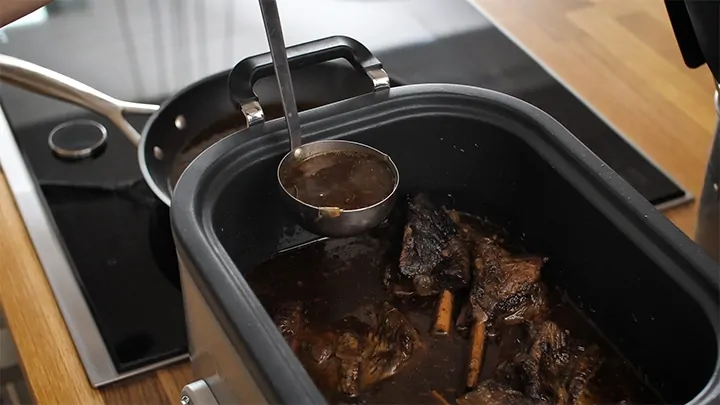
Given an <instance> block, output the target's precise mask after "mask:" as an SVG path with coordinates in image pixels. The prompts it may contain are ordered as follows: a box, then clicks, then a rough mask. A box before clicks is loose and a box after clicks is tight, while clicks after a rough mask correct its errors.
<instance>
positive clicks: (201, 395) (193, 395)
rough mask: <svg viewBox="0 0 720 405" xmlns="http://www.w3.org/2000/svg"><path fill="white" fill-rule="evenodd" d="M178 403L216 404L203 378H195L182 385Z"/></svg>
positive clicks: (195, 404)
mask: <svg viewBox="0 0 720 405" xmlns="http://www.w3.org/2000/svg"><path fill="white" fill-rule="evenodd" d="M180 405H218V402H217V400H216V399H215V396H214V395H213V393H212V391H211V390H210V387H209V386H208V385H207V383H206V382H205V380H197V381H194V382H192V383H190V384H188V385H186V386H184V387H183V389H182V391H181V392H180Z"/></svg>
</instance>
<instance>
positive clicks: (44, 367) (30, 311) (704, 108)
mask: <svg viewBox="0 0 720 405" xmlns="http://www.w3.org/2000/svg"><path fill="white" fill-rule="evenodd" d="M474 1H475V2H476V3H477V4H478V5H479V6H480V7H481V8H482V9H484V10H485V13H486V14H487V15H488V16H490V17H491V18H492V19H493V20H495V22H497V23H499V25H501V26H502V27H504V29H505V30H506V31H507V32H508V33H509V34H510V35H512V36H513V37H515V38H516V39H517V40H518V41H519V42H520V43H521V44H523V46H524V47H525V48H526V49H527V50H528V51H530V52H531V53H532V54H534V55H535V56H536V57H537V58H539V59H540V60H542V61H543V62H544V64H545V65H546V66H547V67H548V68H550V69H551V70H553V71H554V72H555V73H556V75H557V76H559V77H560V78H561V79H562V80H563V81H565V82H566V83H567V84H568V85H570V86H571V87H572V88H574V90H575V91H576V92H577V93H578V94H579V95H580V96H581V97H583V98H584V99H585V100H587V101H588V102H589V103H590V104H591V105H593V106H594V107H595V109H596V110H597V111H599V112H601V113H602V114H603V115H604V116H605V117H606V118H607V119H608V120H609V121H610V122H612V123H613V124H614V125H615V126H616V127H617V128H618V129H619V130H620V131H622V132H623V133H624V134H625V135H626V136H627V137H628V138H629V139H630V141H632V142H633V143H634V144H635V145H637V146H638V147H639V148H640V149H641V150H643V151H644V152H645V153H646V154H647V155H648V156H649V157H650V158H651V159H653V160H654V161H655V162H656V163H657V164H658V165H659V166H660V167H662V168H663V169H665V170H666V171H667V172H668V173H669V174H670V175H671V176H672V177H673V178H674V179H676V181H678V182H680V183H681V184H682V185H683V186H684V187H686V188H687V189H688V190H689V191H690V192H691V193H693V195H695V196H699V193H700V189H701V185H702V180H703V175H704V171H705V162H706V159H707V154H708V152H709V150H710V143H711V134H712V131H713V129H714V125H715V120H716V115H715V110H714V107H713V99H712V90H713V86H712V78H711V75H710V74H709V72H708V71H707V70H706V69H705V68H703V69H699V70H695V71H693V70H689V69H687V68H686V67H685V66H684V64H683V63H682V59H681V57H680V53H679V51H678V49H677V46H676V45H675V42H674V38H673V35H672V30H671V28H670V25H669V22H668V21H667V17H666V15H665V10H664V6H663V3H662V1H660V0H654V1H653V0H631V1H627V0H474ZM448 23H451V22H448ZM696 210H697V205H696V204H694V203H693V204H690V205H687V206H684V207H681V208H677V209H673V210H670V211H668V212H667V215H668V217H669V218H670V219H671V220H672V221H674V222H675V224H677V225H678V227H680V228H681V229H682V230H683V231H685V232H686V233H687V234H688V235H691V236H692V235H693V233H694V229H695V215H696ZM0 235H2V236H0V280H2V282H0V304H1V305H2V307H3V308H4V311H5V316H6V318H7V323H8V326H9V327H10V329H11V331H12V333H13V336H14V338H15V340H16V345H17V348H18V353H19V355H20V357H21V359H22V365H23V367H24V370H25V373H26V376H27V380H28V383H29V385H30V389H31V391H32V392H33V393H34V395H35V398H36V401H37V403H38V404H43V405H44V404H124V405H127V404H133V405H135V404H138V405H139V404H152V405H157V404H171V403H177V401H178V396H179V392H180V389H181V388H182V386H183V385H185V384H186V383H188V382H190V381H192V375H191V372H190V368H189V365H188V364H187V363H183V364H179V365H176V366H172V367H168V368H165V369H162V370H159V371H157V372H152V373H148V374H145V375H143V376H139V377H136V378H133V379H131V380H128V381H126V382H122V383H118V384H116V385H112V386H110V387H107V388H103V389H99V390H94V389H92V388H91V386H90V385H89V383H88V380H87V377H86V376H85V372H84V370H83V367H82V365H81V363H80V360H79V358H78V356H77V354H76V352H75V349H74V347H73V344H72V341H71V339H70V336H69V334H68V331H67V329H66V327H65V324H64V322H63V319H62V316H61V315H60V311H59V309H58V307H57V304H56V302H55V300H54V298H53V295H52V292H51V290H50V286H49V285H48V282H47V280H46V279H45V275H44V273H43V270H42V267H41V265H40V263H39V261H38V258H37V256H36V254H35V250H34V248H33V245H32V243H31V241H30V238H29V236H28V234H27V232H26V229H25V226H24V224H23V222H22V220H21V218H20V215H19V213H18V211H17V208H16V206H15V202H14V200H13V197H12V194H11V193H10V190H9V188H8V185H7V182H6V180H5V177H3V175H2V174H0Z"/></svg>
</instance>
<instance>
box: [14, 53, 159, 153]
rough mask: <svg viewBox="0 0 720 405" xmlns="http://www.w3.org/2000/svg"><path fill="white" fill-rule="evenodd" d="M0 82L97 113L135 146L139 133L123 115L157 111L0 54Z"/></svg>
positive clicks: (138, 140)
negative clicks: (125, 113)
mask: <svg viewBox="0 0 720 405" xmlns="http://www.w3.org/2000/svg"><path fill="white" fill-rule="evenodd" d="M0 82H4V83H8V84H12V85H14V86H17V87H19V88H21V89H24V90H27V91H31V92H33V93H36V94H40V95H43V96H48V97H52V98H55V99H57V100H62V101H67V102H69V103H72V104H75V105H77V106H80V107H83V108H86V109H88V110H90V111H93V112H95V113H97V114H100V115H102V116H104V117H105V118H107V119H109V120H110V121H112V123H113V124H115V125H116V126H117V127H118V128H119V129H120V130H121V131H122V132H123V134H124V135H125V137H127V139H128V140H130V142H132V143H133V145H135V146H137V145H138V144H139V143H140V134H139V133H138V132H137V131H136V130H135V128H133V126H132V125H130V123H129V122H127V120H126V119H125V117H123V113H124V112H129V113H137V114H152V113H154V112H155V111H157V110H159V109H160V106H158V105H153V104H141V103H131V102H128V101H122V100H118V99H115V98H113V97H110V96H108V95H107V94H105V93H102V92H100V91H98V90H95V89H93V88H92V87H90V86H87V85H85V84H82V83H80V82H78V81H77V80H74V79H71V78H69V77H67V76H64V75H62V74H60V73H58V72H55V71H52V70H50V69H46V68H44V67H42V66H38V65H36V64H34V63H30V62H28V61H24V60H22V59H18V58H14V57H12V56H8V55H0Z"/></svg>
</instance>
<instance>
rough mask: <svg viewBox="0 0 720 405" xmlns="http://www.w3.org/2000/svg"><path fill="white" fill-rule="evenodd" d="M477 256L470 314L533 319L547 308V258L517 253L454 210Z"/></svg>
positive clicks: (510, 320)
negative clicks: (544, 271)
mask: <svg viewBox="0 0 720 405" xmlns="http://www.w3.org/2000/svg"><path fill="white" fill-rule="evenodd" d="M452 218H454V219H455V221H458V222H459V227H460V231H461V233H462V235H463V238H464V239H465V241H466V243H467V244H468V245H469V247H470V249H471V256H472V257H473V258H474V260H473V263H472V266H471V272H472V281H471V287H470V301H469V304H470V318H471V320H473V321H477V322H485V321H488V323H489V324H491V325H492V324H494V323H496V322H498V321H503V323H520V322H523V321H529V320H532V319H534V318H536V317H538V316H540V315H542V314H543V313H544V310H545V309H546V294H545V289H544V287H543V286H542V284H541V283H540V269H541V268H542V266H543V264H544V263H545V259H544V258H542V257H538V256H526V257H513V256H511V255H510V253H508V252H507V251H506V250H505V249H503V248H502V247H501V246H500V244H499V243H498V241H497V239H496V238H495V237H492V236H487V235H483V234H482V233H481V231H480V230H479V229H477V228H476V227H474V226H472V225H470V224H469V223H467V222H465V221H463V218H462V217H461V216H459V215H457V214H453V215H452Z"/></svg>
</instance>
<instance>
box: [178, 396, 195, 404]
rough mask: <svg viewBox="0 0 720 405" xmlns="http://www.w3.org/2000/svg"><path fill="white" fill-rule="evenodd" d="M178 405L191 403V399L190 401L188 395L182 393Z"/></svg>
mask: <svg viewBox="0 0 720 405" xmlns="http://www.w3.org/2000/svg"><path fill="white" fill-rule="evenodd" d="M180 405H192V401H190V397H188V396H187V395H183V396H182V397H181V398H180Z"/></svg>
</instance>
